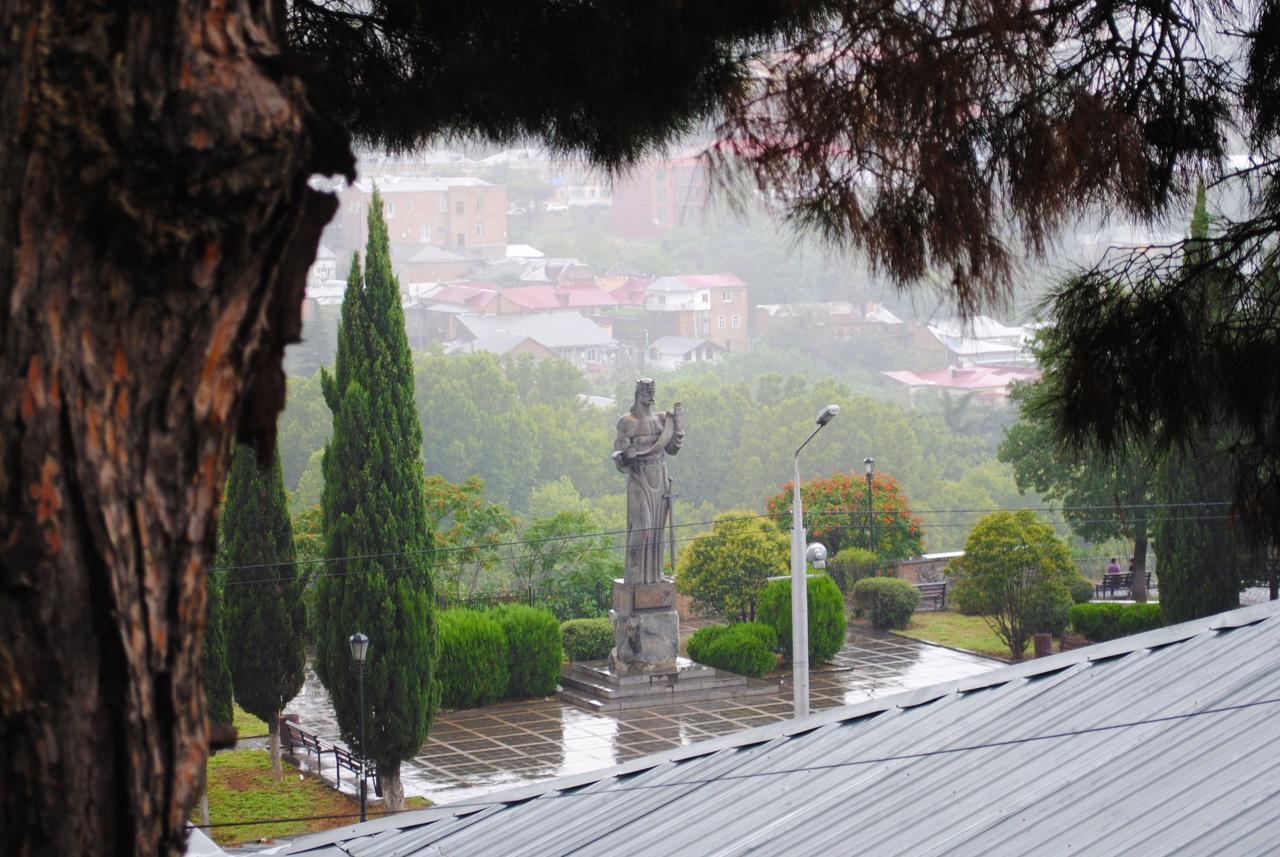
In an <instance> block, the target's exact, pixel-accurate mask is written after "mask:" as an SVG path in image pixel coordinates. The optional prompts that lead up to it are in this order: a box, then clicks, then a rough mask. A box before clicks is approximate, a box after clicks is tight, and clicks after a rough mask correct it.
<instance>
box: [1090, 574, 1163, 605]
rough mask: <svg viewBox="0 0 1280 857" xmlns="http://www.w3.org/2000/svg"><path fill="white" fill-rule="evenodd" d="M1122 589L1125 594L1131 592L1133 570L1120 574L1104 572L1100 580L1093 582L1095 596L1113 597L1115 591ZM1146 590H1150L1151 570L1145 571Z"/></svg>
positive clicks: (1130, 593)
mask: <svg viewBox="0 0 1280 857" xmlns="http://www.w3.org/2000/svg"><path fill="white" fill-rule="evenodd" d="M1121 589H1123V590H1124V591H1125V592H1126V593H1127V594H1129V595H1132V594H1133V572H1131V571H1126V572H1124V573H1122V574H1104V575H1103V576H1102V582H1101V583H1097V584H1094V587H1093V595H1094V597H1095V598H1115V597H1116V593H1117V592H1118V591H1119V590H1121ZM1147 591H1148V592H1150V591H1151V572H1149V571H1148V572H1147Z"/></svg>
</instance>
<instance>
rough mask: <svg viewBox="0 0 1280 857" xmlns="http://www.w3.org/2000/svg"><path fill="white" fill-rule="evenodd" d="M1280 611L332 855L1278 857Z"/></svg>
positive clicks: (744, 736) (697, 751) (515, 794)
mask: <svg viewBox="0 0 1280 857" xmlns="http://www.w3.org/2000/svg"><path fill="white" fill-rule="evenodd" d="M1278 739H1280V605H1278V604H1276V603H1271V604H1264V605H1259V606H1257V607H1250V608H1245V609H1243V610H1237V611H1233V612H1231V613H1226V614H1222V615H1220V616H1217V617H1212V618H1211V619H1206V620H1200V621H1197V622H1190V623H1186V624H1184V625H1178V626H1172V627H1169V628H1163V629H1160V630H1158V631H1153V632H1150V633H1148V634H1142V635H1138V636H1135V637H1129V638H1126V639H1123V640H1115V641H1112V642H1110V643H1104V644H1101V645H1098V646H1091V647H1089V648H1086V649H1079V650H1077V651H1074V652H1068V653H1065V654H1061V655H1055V656H1053V657H1049V658H1043V659H1040V660H1036V661H1031V662H1027V663H1023V664H1020V665H1017V666H1012V667H1009V668H1006V669H1001V670H997V671H994V672H989V673H984V674H982V675H979V676H975V677H972V678H969V679H964V680H961V681H955V682H949V683H947V684H943V685H937V686H934V687H931V688H924V689H921V690H916V691H911V692H909V693H905V694H899V695H897V696H892V697H885V698H882V699H878V700H872V701H870V702H865V703H861V704H859V705H854V706H848V707H845V708H841V709H834V710H829V711H824V712H821V713H818V714H815V715H813V716H811V717H808V718H806V719H804V720H801V721H789V722H784V723H779V724H774V725H772V726H765V727H761V728H759V729H753V730H749V731H747V732H743V733H739V734H737V735H729V736H724V737H722V738H719V739H715V740H713V741H709V742H706V743H703V744H696V745H692V746H688V747H683V748H679V749H676V750H672V751H669V752H667V753H663V754H659V755H656V756H650V757H647V758H645V759H638V760H635V761H632V762H629V763H626V764H624V765H620V766H617V767H615V768H611V769H608V770H606V771H600V772H596V773H593V774H583V775H577V776H573V777H566V778H562V779H559V780H553V781H550V782H546V783H541V784H534V785H530V786H526V787H523V788H521V789H518V790H515V791H512V792H508V793H505V794H503V795H494V796H491V797H488V798H485V799H484V800H481V801H475V802H469V803H459V804H454V805H451V806H443V807H439V808H433V809H429V810H425V811H423V812H418V813H409V814H404V815H400V816H395V817H390V818H385V819H381V820H378V821H373V822H369V823H367V824H363V825H358V826H354V827H349V828H344V829H341V830H338V831H330V832H329V833H327V834H318V835H317V836H314V837H311V838H310V839H307V840H301V841H299V842H298V843H297V844H296V845H295V847H294V848H293V850H292V851H291V852H290V853H293V854H307V855H322V857H346V855H352V857H390V855H398V857H410V855H422V857H425V855H449V857H468V855H477V857H478V855H493V854H502V855H505V857H515V855H539V857H542V855H560V854H570V853H572V854H602V855H604V854H608V855H614V854H627V855H645V854H654V855H657V854H662V855H666V854H696V855H708V857H709V856H710V855H729V854H743V853H748V852H749V853H752V854H764V855H793V854H911V855H937V854H949V855H950V854H960V855H969V854H972V855H1025V854H1067V853H1071V854H1089V855H1094V854H1096V855H1114V854H1189V855H1192V854H1194V855H1203V854H1214V855H1234V854H1241V855H1243V854H1262V853H1268V852H1269V851H1272V850H1274V848H1275V846H1276V843H1278V842H1280V767H1278V766H1277V765H1276V764H1275V749H1274V748H1275V746H1276V743H1277V740H1278Z"/></svg>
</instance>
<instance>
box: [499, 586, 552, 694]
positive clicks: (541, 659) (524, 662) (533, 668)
mask: <svg viewBox="0 0 1280 857" xmlns="http://www.w3.org/2000/svg"><path fill="white" fill-rule="evenodd" d="M488 615H489V616H490V617H491V618H492V619H493V620H494V621H495V622H497V623H498V624H499V625H501V626H502V631H503V633H504V634H506V637H507V675H508V678H507V692H506V693H505V694H503V695H504V696H505V697H506V698H507V699H529V698H533V697H539V696H550V695H551V694H553V693H555V690H556V684H557V683H558V682H559V681H560V665H561V663H563V661H564V650H563V648H562V644H561V638H560V623H559V622H557V621H556V617H555V616H553V615H552V614H551V612H550V611H549V610H539V609H537V608H536V607H529V606H527V605H524V604H503V605H500V606H498V607H494V608H492V609H490V610H489V611H488Z"/></svg>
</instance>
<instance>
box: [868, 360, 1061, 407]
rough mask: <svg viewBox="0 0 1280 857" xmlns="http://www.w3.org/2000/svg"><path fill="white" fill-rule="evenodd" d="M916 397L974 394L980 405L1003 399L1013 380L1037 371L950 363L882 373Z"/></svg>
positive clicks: (1030, 376) (1032, 377)
mask: <svg viewBox="0 0 1280 857" xmlns="http://www.w3.org/2000/svg"><path fill="white" fill-rule="evenodd" d="M883 374H884V375H885V376H887V377H889V378H892V379H893V380H894V381H897V382H898V383H899V384H903V385H905V386H906V387H907V388H908V389H909V390H910V393H911V397H912V398H913V399H914V398H915V396H916V395H917V394H918V393H919V392H920V391H921V390H941V391H942V392H944V393H946V394H949V395H952V396H964V395H969V394H975V395H976V398H977V400H978V401H979V402H981V403H983V404H996V403H998V402H1003V401H1004V400H1005V397H1007V396H1008V395H1009V387H1010V386H1012V385H1013V384H1014V382H1016V381H1034V380H1036V379H1037V378H1039V377H1040V370H1039V369H1037V368H1035V367H1033V366H951V367H949V368H946V369H927V370H920V371H912V370H909V369H906V370H899V371H895V372H885V373H883Z"/></svg>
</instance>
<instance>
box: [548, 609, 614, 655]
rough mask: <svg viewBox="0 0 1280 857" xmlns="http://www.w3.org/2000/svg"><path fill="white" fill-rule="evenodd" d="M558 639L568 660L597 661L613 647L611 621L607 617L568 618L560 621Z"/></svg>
mask: <svg viewBox="0 0 1280 857" xmlns="http://www.w3.org/2000/svg"><path fill="white" fill-rule="evenodd" d="M560 639H561V641H562V643H563V645H564V654H565V657H566V658H568V659H569V660H570V661H575V662H576V661H598V660H601V659H603V658H607V657H609V650H610V649H612V648H613V641H614V637H613V622H611V621H609V620H608V619H570V620H568V621H566V622H561V623H560Z"/></svg>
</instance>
